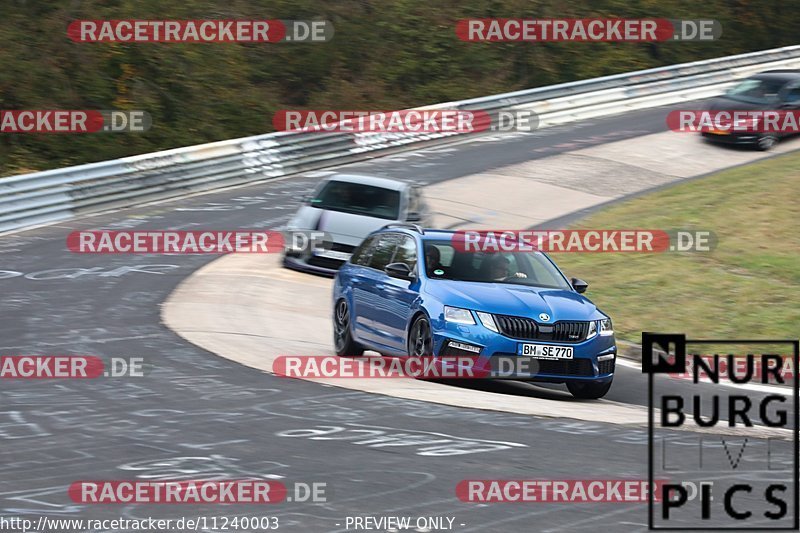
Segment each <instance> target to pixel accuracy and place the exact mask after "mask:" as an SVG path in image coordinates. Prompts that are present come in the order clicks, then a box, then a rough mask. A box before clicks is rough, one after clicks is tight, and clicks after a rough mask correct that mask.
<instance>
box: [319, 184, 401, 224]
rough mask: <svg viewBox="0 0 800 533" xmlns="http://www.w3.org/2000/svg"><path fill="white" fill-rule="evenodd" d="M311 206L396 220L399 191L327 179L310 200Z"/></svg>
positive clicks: (398, 207) (398, 206) (398, 211)
mask: <svg viewBox="0 0 800 533" xmlns="http://www.w3.org/2000/svg"><path fill="white" fill-rule="evenodd" d="M311 206H312V207H317V208H319V209H327V210H329V211H341V212H344V213H353V214H356V215H364V216H368V217H375V218H385V219H388V220H397V218H398V215H399V213H400V191H395V190H392V189H384V188H382V187H374V186H372V185H362V184H360V183H350V182H346V181H329V182H328V183H327V184H325V186H324V187H323V188H322V190H320V191H319V193H317V196H316V197H315V198H314V199H312V200H311Z"/></svg>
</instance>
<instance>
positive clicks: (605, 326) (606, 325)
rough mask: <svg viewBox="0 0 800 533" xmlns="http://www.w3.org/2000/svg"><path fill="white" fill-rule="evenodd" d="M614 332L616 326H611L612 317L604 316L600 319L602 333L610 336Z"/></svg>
mask: <svg viewBox="0 0 800 533" xmlns="http://www.w3.org/2000/svg"><path fill="white" fill-rule="evenodd" d="M613 334H614V328H612V327H611V319H610V318H604V319H602V320H601V321H600V335H603V336H608V335H613Z"/></svg>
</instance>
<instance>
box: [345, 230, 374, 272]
mask: <svg viewBox="0 0 800 533" xmlns="http://www.w3.org/2000/svg"><path fill="white" fill-rule="evenodd" d="M377 240H378V235H373V236H372V237H367V238H366V239H364V242H362V243H361V245H360V246H359V247H358V249H357V250H356V251H355V252H353V257H351V258H350V262H351V263H353V264H354V265H360V266H367V265H368V264H369V260H370V259H371V258H372V250H373V249H374V248H375V246H374V245H375V242H376V241H377Z"/></svg>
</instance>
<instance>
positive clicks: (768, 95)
mask: <svg viewBox="0 0 800 533" xmlns="http://www.w3.org/2000/svg"><path fill="white" fill-rule="evenodd" d="M784 85H786V81H784V80H781V79H775V78H748V79H746V80H742V81H740V82H739V83H738V84H736V85H734V86H733V87H732V88H730V89H728V91H727V92H726V93H725V95H726V96H727V97H728V98H731V99H733V100H741V101H742V102H751V103H754V104H766V103H769V102H772V101H774V100H775V99H776V98H777V96H778V92H780V90H781V87H783V86H784Z"/></svg>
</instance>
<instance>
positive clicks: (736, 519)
mask: <svg viewBox="0 0 800 533" xmlns="http://www.w3.org/2000/svg"><path fill="white" fill-rule="evenodd" d="M687 345H699V346H702V347H704V348H708V347H716V346H731V345H734V346H738V347H742V346H747V351H752V352H755V351H757V350H755V349H754V347H757V346H759V345H761V346H762V347H763V346H770V347H776V346H780V347H783V348H786V347H789V348H790V350H791V352H792V356H791V358H790V361H791V364H790V365H788V368H791V373H790V375H791V377H792V378H793V379H792V383H791V388H790V387H789V386H787V385H790V384H789V383H788V381H787V377H788V375H786V374H785V373H784V371H785V369H786V368H787V364H786V359H787V358H786V357H785V356H783V355H780V354H777V353H761V354H760V355H759V354H756V353H747V354H745V355H742V354H736V355H734V354H729V355H728V357H727V364H726V365H722V364H721V361H722V360H723V359H722V358H721V357H720V356H719V354H714V355H713V356H712V357H709V356H708V355H707V354H706V355H701V354H696V353H692V354H689V353H687ZM714 349H717V348H714ZM772 349H774V348H770V349H768V350H772ZM799 354H800V342H798V341H796V340H771V339H770V340H738V339H723V340H690V339H687V338H686V336H685V335H683V334H663V333H647V332H645V333H642V372H643V373H646V374H648V418H649V433H648V441H649V442H648V473H649V476H648V477H649V480H650V482H651V483H652V481H653V479H654V478H655V477H656V476H658V477H662V476H663V477H667V478H669V479H670V480H671V481H670V482H669V483H665V484H664V485H663V486H662V487H661V489H660V490H661V493H660V498H659V499H660V502H661V503H660V512H657V510H656V507H655V502H654V498H653V496H652V495H651V496H650V498H649V502H648V503H649V528H650V529H651V530H660V529H669V530H694V529H698V528H701V529H706V530H708V529H717V530H725V529H736V530H740V531H741V530H755V531H767V530H775V529H779V530H788V529H791V530H797V529H798V527H799V526H800V502H798V483H799V482H800V469H799V468H798V460H799V459H798V450H800V438H799V437H800V435H799V434H798V404H799V403H800V402H799V401H798V391H799V389H798V376H797V368H798V366H797V365H798V356H799ZM689 357H691V359H692V363H691V365H689V366H688V367H687V358H689ZM736 359H744V360H745V365H744V367H743V373H738V372H736V369H735V367H734V365H733V364H732V363H733V362H734V361H735V360H736ZM687 368H690V369H691V373H692V376H691V381H689V380H685V381H683V382H682V383H681V387H682V389H680V390H676V389H675V382H674V381H672V380H656V379H655V377H656V376H657V375H659V374H666V375H675V374H679V373H682V372H685V370H686V369H687ZM757 368H758V369H759V370H760V371H759V372H756V369H757ZM723 370H724V371H723ZM756 381H758V383H754V382H756ZM781 385H782V386H781ZM686 386H690V387H691V389H692V390H693V392H694V394H691V393H690V392H687V391H686V390H685V387H686ZM657 389H658V392H657ZM686 397H690V398H691V405H686V403H687V402H686V400H685V398H686ZM790 400H791V401H792V403H793V405H792V404H790ZM656 407H658V409H656ZM790 409H793V415H790ZM725 414H726V415H727V418H728V420H724V419H723V416H724V415H725ZM687 426H694V427H695V428H696V431H695V432H688V431H683V432H681V433H682V437H681V440H680V442H679V443H673V440H672V439H669V438H668V437H669V436H670V431H671V430H672V429H673V428H678V427H687ZM723 428H724V430H723ZM789 436H791V439H790V438H789ZM737 437H738V438H737ZM691 438H695V439H696V440H697V445H696V446H695V445H694V443H692V442H691V441H690V440H689V439H691ZM656 458H657V460H656ZM688 486H699V487H700V490H699V491H698V493H699V497H698V498H696V499H691V498H689V494H688V490H687V488H688ZM690 500H692V501H690Z"/></svg>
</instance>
